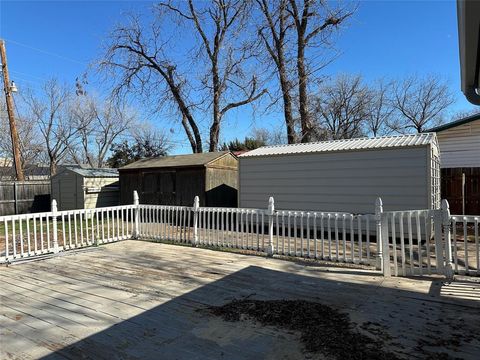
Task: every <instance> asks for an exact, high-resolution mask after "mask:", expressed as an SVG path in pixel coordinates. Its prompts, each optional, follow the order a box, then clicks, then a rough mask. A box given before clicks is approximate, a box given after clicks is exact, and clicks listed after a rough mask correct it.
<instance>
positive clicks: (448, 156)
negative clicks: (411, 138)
mask: <svg viewBox="0 0 480 360" xmlns="http://www.w3.org/2000/svg"><path fill="white" fill-rule="evenodd" d="M437 138H438V142H439V144H440V157H441V160H440V161H441V167H442V168H459V167H480V120H476V121H472V122H471V123H468V124H465V125H460V126H456V127H454V128H451V129H448V130H444V131H440V132H438V133H437Z"/></svg>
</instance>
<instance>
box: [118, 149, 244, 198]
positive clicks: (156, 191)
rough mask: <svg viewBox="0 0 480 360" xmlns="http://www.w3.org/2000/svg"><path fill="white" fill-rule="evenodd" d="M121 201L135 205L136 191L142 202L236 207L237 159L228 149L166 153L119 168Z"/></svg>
mask: <svg viewBox="0 0 480 360" xmlns="http://www.w3.org/2000/svg"><path fill="white" fill-rule="evenodd" d="M119 171H120V192H121V195H120V201H121V204H132V201H133V191H134V190H136V191H137V192H138V195H139V197H140V202H141V203H142V204H160V205H187V206H192V205H193V199H194V197H195V196H198V197H199V198H200V205H201V206H221V207H236V206H237V182H238V160H237V158H236V157H235V156H234V155H233V154H232V153H230V152H228V151H223V152H211V153H202V154H190V155H174V156H163V157H158V158H150V159H143V160H139V161H136V162H134V163H132V164H129V165H126V166H124V167H122V168H120V169H119Z"/></svg>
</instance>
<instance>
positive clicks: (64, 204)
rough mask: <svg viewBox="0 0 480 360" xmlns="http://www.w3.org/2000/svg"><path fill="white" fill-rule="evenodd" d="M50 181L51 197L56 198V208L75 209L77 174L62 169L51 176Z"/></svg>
mask: <svg viewBox="0 0 480 360" xmlns="http://www.w3.org/2000/svg"><path fill="white" fill-rule="evenodd" d="M51 183H52V195H51V198H52V199H55V200H57V204H58V210H71V209H76V208H77V175H76V174H75V173H73V172H71V171H69V170H63V171H61V172H60V173H58V174H56V175H54V176H53V177H52V180H51Z"/></svg>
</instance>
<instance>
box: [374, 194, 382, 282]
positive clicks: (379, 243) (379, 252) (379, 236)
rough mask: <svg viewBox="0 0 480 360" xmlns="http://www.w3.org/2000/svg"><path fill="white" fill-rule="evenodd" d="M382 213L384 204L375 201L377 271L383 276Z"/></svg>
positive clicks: (378, 199)
mask: <svg viewBox="0 0 480 360" xmlns="http://www.w3.org/2000/svg"><path fill="white" fill-rule="evenodd" d="M382 213H383V202H382V199H381V198H379V197H378V198H377V199H376V200H375V222H376V226H377V266H376V268H377V270H380V271H381V272H382V274H383V249H382V239H383V238H382Z"/></svg>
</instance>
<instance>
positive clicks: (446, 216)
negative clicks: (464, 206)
mask: <svg viewBox="0 0 480 360" xmlns="http://www.w3.org/2000/svg"><path fill="white" fill-rule="evenodd" d="M442 219H443V220H442V223H443V224H442V225H443V233H444V235H445V276H446V278H447V280H448V281H453V269H452V233H451V227H452V222H451V220H450V206H449V204H448V201H447V200H446V199H443V200H442Z"/></svg>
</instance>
